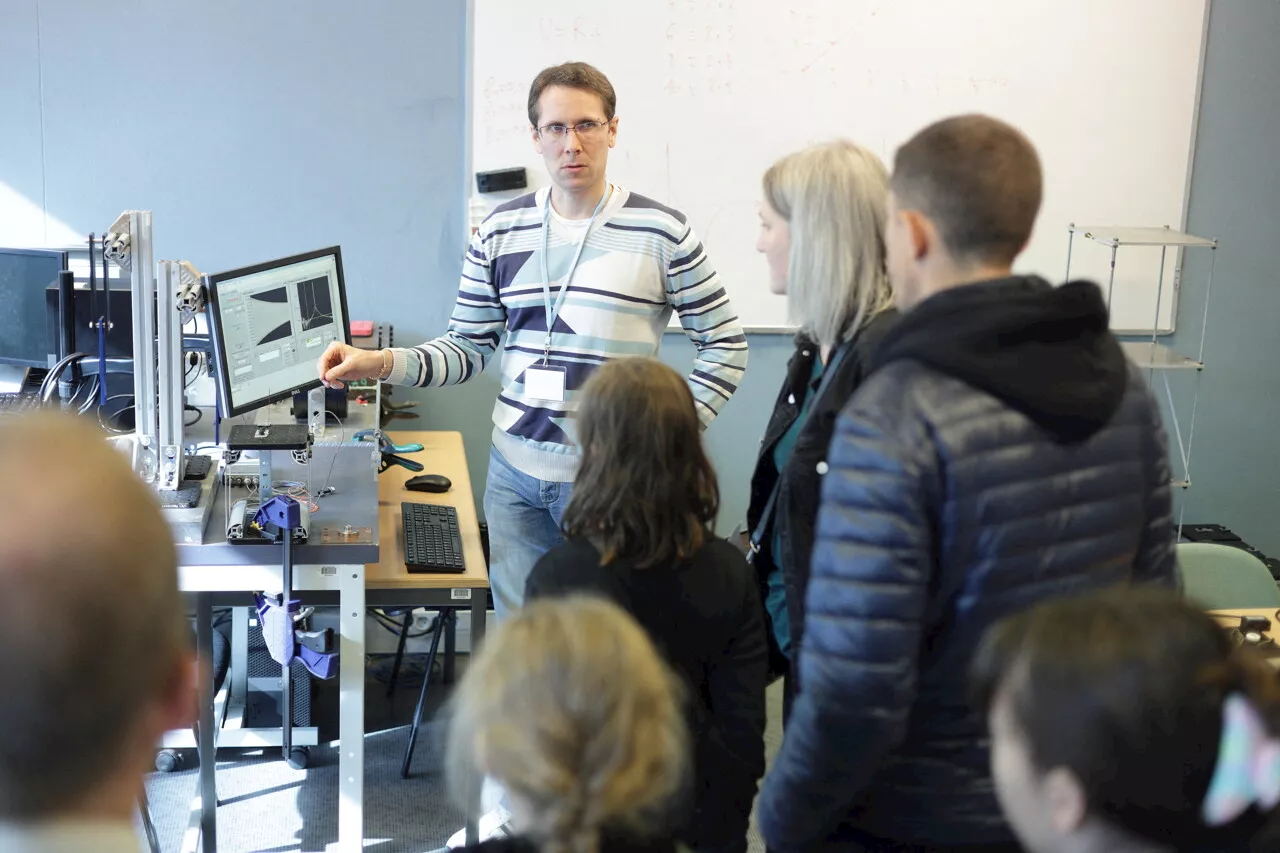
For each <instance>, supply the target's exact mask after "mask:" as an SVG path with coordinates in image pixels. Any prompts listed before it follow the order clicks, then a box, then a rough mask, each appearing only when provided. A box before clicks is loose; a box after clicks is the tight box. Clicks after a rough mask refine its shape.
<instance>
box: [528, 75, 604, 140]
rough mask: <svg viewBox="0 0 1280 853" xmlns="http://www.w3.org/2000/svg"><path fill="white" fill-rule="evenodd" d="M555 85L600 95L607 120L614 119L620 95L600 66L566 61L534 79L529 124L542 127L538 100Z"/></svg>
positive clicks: (530, 98) (530, 99)
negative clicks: (539, 123) (539, 124)
mask: <svg viewBox="0 0 1280 853" xmlns="http://www.w3.org/2000/svg"><path fill="white" fill-rule="evenodd" d="M551 86H564V87H566V88H569V89H581V90H583V91H584V92H592V93H594V94H596V95H599V96H600V103H601V104H603V105H604V117H605V120H606V121H608V120H610V119H612V118H613V113H614V111H615V110H616V109H617V108H618V95H617V93H615V92H614V91H613V84H612V83H610V82H609V78H608V77H606V76H604V74H603V73H601V71H600V69H598V68H596V67H595V66H594V65H588V64H587V63H585V62H566V63H564V64H562V65H553V66H551V67H550V68H544V69H542V70H541V71H539V72H538V76H537V77H535V78H533V85H532V86H530V87H529V124H531V125H533V126H534V127H537V126H538V99H539V98H541V97H542V93H543V91H545V90H546V89H547V88H548V87H551Z"/></svg>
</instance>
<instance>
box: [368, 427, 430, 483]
mask: <svg viewBox="0 0 1280 853" xmlns="http://www.w3.org/2000/svg"><path fill="white" fill-rule="evenodd" d="M352 438H354V439H355V440H356V441H373V440H375V439H376V440H377V442H378V449H379V450H381V451H382V464H381V465H380V466H378V473H379V474H381V473H382V472H383V471H385V470H387V469H388V468H390V467H391V466H392V465H399V466H401V467H403V468H408V469H409V470H410V471H413V472H414V473H417V472H419V471H421V470H422V463H421V462H414V461H413V460H412V459H405V458H404V457H403V456H398V455H397V454H399V453H418V452H420V451H422V450H423V449H424V448H423V446H422V445H421V444H417V443H414V444H392V443H391V439H389V438H387V435H386V433H384V432H382V431H380V430H376V429H362V430H360V431H359V432H357V433H356V434H355V435H353V436H352Z"/></svg>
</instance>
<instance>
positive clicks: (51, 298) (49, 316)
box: [45, 282, 133, 360]
mask: <svg viewBox="0 0 1280 853" xmlns="http://www.w3.org/2000/svg"><path fill="white" fill-rule="evenodd" d="M124 284H127V282H124ZM107 294H108V295H109V298H110V300H111V329H110V330H109V331H108V332H107V358H133V296H132V293H131V292H130V291H129V290H128V289H126V288H121V289H119V290H114V289H113V290H110V291H107ZM95 295H96V296H97V302H98V315H99V316H102V315H104V314H105V310H104V309H105V305H104V301H105V300H104V299H103V291H101V290H99V291H98V292H97V293H96V294H95ZM60 296H61V294H60V292H59V287H58V285H56V284H55V285H53V286H51V287H49V288H47V289H46V290H45V340H46V345H47V347H48V349H47V350H46V351H47V352H48V353H49V354H50V355H53V354H56V353H57V352H58V351H59V349H60V348H61V343H62V340H61V339H62V336H63V333H64V329H63V328H62V319H63V318H62V317H61V312H60V311H59V305H58V302H59V298H60ZM90 298H91V295H90V293H89V291H88V289H86V288H85V287H83V286H80V287H76V288H74V289H73V291H72V302H73V303H74V305H75V310H74V312H73V317H74V329H70V330H65V331H71V332H73V333H74V334H73V337H74V340H71V341H69V342H68V343H70V344H71V352H76V351H77V350H80V351H83V352H87V353H89V354H90V355H91V356H92V357H93V359H94V360H96V359H97V357H98V330H97V329H96V328H90V327H89V323H90V321H96V320H97V319H98V318H97V317H95V316H94V315H93V311H92V310H91V306H90Z"/></svg>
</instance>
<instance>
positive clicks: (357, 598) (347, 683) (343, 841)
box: [337, 565, 365, 853]
mask: <svg viewBox="0 0 1280 853" xmlns="http://www.w3.org/2000/svg"><path fill="white" fill-rule="evenodd" d="M337 569H338V579H339V585H338V594H339V606H340V607H341V608H342V610H341V613H340V616H339V628H340V630H341V631H342V638H341V642H340V645H339V649H340V651H341V654H342V657H341V659H340V665H339V670H338V709H339V721H338V734H339V742H340V749H341V752H339V754H338V848H339V849H340V850H342V851H345V853H360V851H361V850H362V848H363V846H364V672H365V666H364V654H365V648H364V626H365V610H364V608H365V603H364V602H365V591H364V575H365V570H364V566H363V565H351V566H338V567H337Z"/></svg>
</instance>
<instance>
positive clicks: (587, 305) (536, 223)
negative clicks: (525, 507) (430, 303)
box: [387, 186, 747, 482]
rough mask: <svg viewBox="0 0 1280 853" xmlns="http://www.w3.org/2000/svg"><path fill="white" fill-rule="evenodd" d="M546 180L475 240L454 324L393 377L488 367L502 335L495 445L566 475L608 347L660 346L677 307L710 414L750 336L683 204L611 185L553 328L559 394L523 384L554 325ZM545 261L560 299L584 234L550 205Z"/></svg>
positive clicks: (399, 358) (452, 379)
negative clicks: (562, 377)
mask: <svg viewBox="0 0 1280 853" xmlns="http://www.w3.org/2000/svg"><path fill="white" fill-rule="evenodd" d="M548 192H549V190H547V189H542V190H539V191H537V192H536V193H529V194H528V195H524V196H521V197H520V198H517V199H515V200H513V201H510V202H507V203H506V204H503V205H501V206H499V207H498V208H497V209H495V210H494V211H493V213H491V214H490V215H489V216H488V218H486V219H485V221H484V222H483V223H482V224H481V226H480V228H479V230H478V231H477V232H476V234H475V235H474V236H473V237H472V240H471V245H470V246H469V247H468V249H467V253H466V256H465V258H464V260H463V268H462V284H461V286H460V288H459V290H458V301H457V304H456V305H455V306H454V309H453V316H452V317H451V318H450V320H449V328H448V331H446V332H445V334H444V335H443V336H441V337H439V338H436V339H435V340H433V341H428V342H427V343H424V344H421V345H419V346H416V347H410V348H403V349H395V350H393V351H392V369H391V375H390V376H389V377H388V379H387V381H388V382H392V383H398V384H403V385H419V386H439V385H452V384H456V383H459V382H465V381H467V380H468V379H471V378H473V377H475V376H478V375H479V374H480V372H481V371H482V370H484V366H485V364H486V363H487V361H488V359H489V358H490V357H491V356H492V355H493V354H494V353H495V352H496V351H497V349H498V345H499V343H500V342H501V340H502V335H503V332H504V331H505V333H506V346H505V349H504V352H503V357H502V391H501V392H500V393H499V394H498V400H497V403H496V404H495V405H494V408H493V423H494V430H493V443H494V446H495V447H496V448H497V449H498V451H499V452H500V453H501V454H502V455H503V457H504V458H505V459H506V460H507V461H508V462H510V463H511V464H512V465H513V466H515V467H516V468H517V469H519V470H520V471H523V472H524V473H526V474H528V475H529V476H531V477H535V478H537V479H539V480H544V481H550V482H569V481H571V480H572V479H573V476H574V472H575V470H576V468H577V460H578V451H577V448H576V446H575V443H574V437H573V427H572V417H573V412H574V410H575V409H576V408H577V397H578V394H579V391H580V389H581V388H582V385H583V383H585V382H586V381H587V378H588V377H589V376H590V375H591V373H592V371H594V370H595V368H596V367H598V366H599V365H601V364H603V363H604V362H606V361H608V360H609V359H612V358H625V357H630V356H651V355H654V354H655V353H657V351H658V346H659V344H660V343H661V341H662V333H663V330H664V329H665V328H666V326H667V323H668V321H669V319H670V317H671V312H672V311H673V310H674V311H675V312H676V314H677V315H678V316H679V318H680V323H681V325H682V326H683V327H684V331H685V334H686V335H687V336H688V338H689V340H690V341H692V342H693V345H694V347H695V348H696V349H697V360H696V361H695V362H694V366H693V371H692V372H691V373H690V374H689V385H690V387H691V389H692V390H693V396H694V399H695V401H696V404H697V407H698V414H699V417H701V419H702V422H703V425H704V426H705V425H707V424H709V423H710V422H711V421H712V420H713V419H714V418H715V416H716V414H717V413H718V412H719V411H720V409H721V408H722V407H723V406H724V404H725V403H726V402H727V401H728V399H729V397H730V396H732V395H733V392H734V391H735V390H736V389H737V387H738V383H739V382H740V381H741V379H742V374H743V371H744V370H745V369H746V366H747V340H746V336H745V335H744V334H743V332H742V327H741V325H740V324H739V323H738V318H737V315H736V314H735V313H734V311H733V307H732V306H731V305H730V304H729V298H728V296H726V295H725V292H724V288H723V287H721V285H720V277H719V276H718V275H717V274H716V272H715V269H714V268H713V267H712V265H711V261H710V260H709V259H708V257H707V254H706V252H705V251H704V250H703V248H702V243H701V242H699V241H698V238H697V237H696V236H694V233H693V229H692V228H690V227H689V224H688V222H687V221H686V220H685V217H684V215H683V214H681V213H679V212H678V211H675V210H672V209H671V208H668V207H664V206H663V205H661V204H658V203H657V202H655V201H652V200H651V199H648V198H645V197H644V196H642V195H638V194H636V193H631V192H628V191H627V190H625V189H623V188H622V187H618V186H615V187H614V191H613V194H612V196H611V197H610V199H609V200H608V202H607V203H606V204H605V207H604V208H603V209H602V210H601V211H600V214H599V216H597V217H596V221H595V223H594V224H593V225H592V226H591V229H590V231H589V232H588V233H587V234H586V238H585V239H586V245H585V246H583V251H582V258H581V260H580V261H579V263H578V268H577V270H576V271H575V272H574V274H573V279H572V283H571V285H570V287H569V292H568V294H567V295H566V296H565V299H564V303H563V306H562V307H561V309H560V313H559V315H558V316H557V317H556V323H555V328H554V329H553V330H552V341H551V358H550V364H551V365H552V366H554V367H562V368H564V369H565V373H566V382H565V384H566V392H567V393H566V400H565V401H564V402H563V403H554V402H548V401H545V400H539V399H535V398H533V397H530V396H529V395H527V394H526V393H525V386H524V372H525V369H526V368H527V367H529V366H530V365H533V364H535V363H537V362H540V361H541V360H542V355H543V349H544V343H545V339H546V336H547V312H546V307H545V302H544V296H543V286H542V265H541V259H540V253H541V251H542V219H543V212H544V210H545V209H546V208H545V205H546V204H547V194H548ZM550 228H551V233H550V235H549V239H548V251H547V269H548V274H549V276H550V278H551V292H552V296H553V299H554V297H555V296H556V295H558V293H559V288H560V285H561V283H562V281H563V278H564V276H565V274H566V272H567V271H568V268H569V265H570V264H571V263H572V261H573V255H574V252H575V250H576V248H577V242H578V241H579V240H581V239H582V236H581V234H578V235H574V234H573V233H571V231H570V230H569V229H568V228H566V227H565V226H564V225H562V224H561V223H560V222H559V221H557V217H555V216H552V217H551V221H550Z"/></svg>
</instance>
